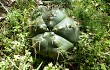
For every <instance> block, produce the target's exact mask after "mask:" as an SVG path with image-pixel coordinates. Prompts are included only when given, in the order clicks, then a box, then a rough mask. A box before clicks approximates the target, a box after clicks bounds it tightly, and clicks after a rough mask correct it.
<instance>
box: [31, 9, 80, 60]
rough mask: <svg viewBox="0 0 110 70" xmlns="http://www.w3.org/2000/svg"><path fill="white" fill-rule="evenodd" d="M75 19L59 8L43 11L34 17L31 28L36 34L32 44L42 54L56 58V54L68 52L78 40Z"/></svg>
mask: <svg viewBox="0 0 110 70" xmlns="http://www.w3.org/2000/svg"><path fill="white" fill-rule="evenodd" d="M75 23H76V21H74V20H73V19H71V18H70V17H68V16H67V15H66V14H65V13H64V12H62V11H61V10H59V9H56V10H51V11H48V12H43V13H42V15H41V16H40V17H38V18H37V19H36V23H35V24H34V26H33V28H32V30H33V31H34V33H36V36H34V37H33V38H32V45H33V47H34V49H36V51H37V52H38V53H39V54H41V55H42V56H47V57H50V58H56V57H57V56H58V54H61V53H62V54H63V53H64V52H68V51H69V50H71V49H72V48H73V47H74V46H73V43H74V42H77V41H78V27H77V25H76V24H75Z"/></svg>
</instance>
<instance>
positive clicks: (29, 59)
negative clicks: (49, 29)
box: [0, 0, 110, 70]
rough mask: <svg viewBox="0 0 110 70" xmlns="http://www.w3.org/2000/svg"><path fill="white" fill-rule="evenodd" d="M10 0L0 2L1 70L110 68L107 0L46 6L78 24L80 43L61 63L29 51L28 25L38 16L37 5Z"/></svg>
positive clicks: (109, 6) (76, 0)
mask: <svg viewBox="0 0 110 70" xmlns="http://www.w3.org/2000/svg"><path fill="white" fill-rule="evenodd" d="M9 1H10V2H8V1H7V0H1V1H0V11H2V12H0V17H3V20H1V18H0V70H39V69H40V70H69V69H70V70H109V69H110V49H109V48H110V1H109V0H59V1H58V2H57V0H52V1H54V2H52V3H51V4H46V5H45V6H48V8H49V9H52V8H55V7H57V8H58V7H59V8H60V9H63V10H64V11H65V12H66V14H67V15H68V16H69V17H71V18H73V19H74V20H76V21H77V22H78V23H77V25H78V26H79V29H80V30H79V41H78V42H75V43H74V47H73V49H72V51H70V52H68V53H66V54H65V57H62V58H61V59H63V60H61V61H59V60H55V59H51V58H49V57H43V56H41V55H39V54H38V53H36V51H34V48H32V42H31V41H32V38H33V36H34V33H32V32H31V29H32V28H31V26H32V25H33V24H34V23H35V22H36V21H35V19H36V18H37V17H39V15H40V14H41V12H39V5H38V4H37V2H36V1H35V0H16V1H15V2H14V0H9ZM45 1H46V0H45ZM6 2H7V4H8V7H7V6H6V5H5V3H6ZM1 13H2V15H1ZM3 14H5V16H4V15H3ZM4 18H5V19H4Z"/></svg>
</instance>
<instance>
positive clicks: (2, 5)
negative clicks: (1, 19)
mask: <svg viewBox="0 0 110 70" xmlns="http://www.w3.org/2000/svg"><path fill="white" fill-rule="evenodd" d="M0 4H1V6H2V7H3V8H4V10H5V11H6V12H7V13H9V11H8V9H7V8H6V7H5V6H4V5H3V3H2V2H1V1H0Z"/></svg>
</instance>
